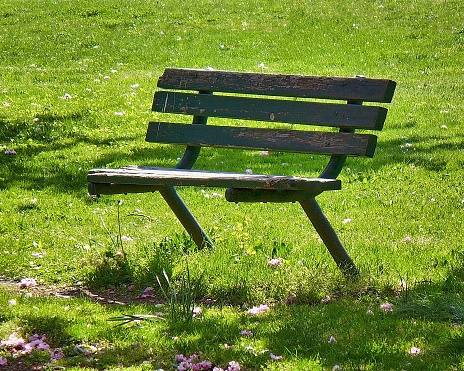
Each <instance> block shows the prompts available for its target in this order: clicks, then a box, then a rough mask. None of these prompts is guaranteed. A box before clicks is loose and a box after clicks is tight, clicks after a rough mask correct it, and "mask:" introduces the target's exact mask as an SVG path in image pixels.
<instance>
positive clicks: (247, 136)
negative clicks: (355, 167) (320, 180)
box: [146, 122, 377, 157]
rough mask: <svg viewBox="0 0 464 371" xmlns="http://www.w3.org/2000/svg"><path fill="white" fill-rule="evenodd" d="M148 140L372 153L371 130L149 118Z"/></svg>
mask: <svg viewBox="0 0 464 371" xmlns="http://www.w3.org/2000/svg"><path fill="white" fill-rule="evenodd" d="M146 140H147V142H157V143H176V144H186V145H189V146H201V147H206V146H207V147H222V148H242V149H259V150H272V151H288V152H301V153H322V154H336V155H348V156H367V157H372V156H373V155H374V151H375V146H376V143H377V137H376V136H375V135H371V134H351V133H337V132H316V131H302V130H282V129H277V130H274V129H263V128H246V127H230V126H209V125H190V124H173V123H166V122H150V123H149V126H148V130H147V136H146Z"/></svg>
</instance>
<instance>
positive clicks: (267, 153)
mask: <svg viewBox="0 0 464 371" xmlns="http://www.w3.org/2000/svg"><path fill="white" fill-rule="evenodd" d="M259 155H260V156H263V157H264V156H269V151H261V152H260V153H259Z"/></svg>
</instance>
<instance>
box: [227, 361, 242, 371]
mask: <svg viewBox="0 0 464 371" xmlns="http://www.w3.org/2000/svg"><path fill="white" fill-rule="evenodd" d="M227 371H240V364H239V363H238V362H237V361H230V362H229V367H227Z"/></svg>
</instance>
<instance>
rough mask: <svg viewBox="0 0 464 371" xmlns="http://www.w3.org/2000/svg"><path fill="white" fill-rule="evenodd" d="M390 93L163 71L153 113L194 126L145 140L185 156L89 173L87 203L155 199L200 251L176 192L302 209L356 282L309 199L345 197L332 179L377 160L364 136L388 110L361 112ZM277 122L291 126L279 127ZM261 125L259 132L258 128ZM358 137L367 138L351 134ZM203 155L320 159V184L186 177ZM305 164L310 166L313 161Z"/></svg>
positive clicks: (368, 87)
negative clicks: (222, 152) (144, 195)
mask: <svg viewBox="0 0 464 371" xmlns="http://www.w3.org/2000/svg"><path fill="white" fill-rule="evenodd" d="M395 87H396V83H395V82H394V81H391V80H385V79H369V78H364V77H356V78H338V77H314V76H299V75H277V74H262V73H240V72H226V71H215V70H194V69H175V68H168V69H166V70H165V71H164V74H163V75H162V76H161V77H160V78H159V81H158V88H160V90H158V91H157V92H156V93H155V96H154V100H153V111H157V112H162V113H169V114H171V115H170V116H169V117H172V116H173V115H172V114H182V115H191V116H193V121H192V124H182V123H176V122H161V121H160V122H150V123H149V125H148V131H147V134H146V141H148V142H155V143H170V144H172V143H175V144H183V145H186V150H185V152H184V155H183V157H182V158H181V159H180V161H179V162H178V164H177V165H176V166H175V168H169V169H166V168H156V167H135V166H131V167H126V168H121V169H93V170H90V171H89V173H88V176H87V179H88V182H89V194H91V195H100V194H118V193H140V192H153V191H159V192H160V194H161V195H162V197H163V198H164V199H165V200H166V202H167V203H168V204H169V206H170V207H171V209H172V210H173V212H174V213H175V214H176V216H177V217H178V219H179V220H180V222H181V223H182V225H183V226H184V227H185V229H186V230H187V232H188V233H189V234H190V236H191V237H192V239H193V240H194V241H195V243H196V244H197V245H198V246H199V247H202V246H204V245H212V242H211V240H210V239H209V237H208V236H207V235H206V233H205V232H204V230H203V229H202V228H201V226H200V225H199V224H198V222H197V221H196V219H195V218H194V216H193V215H192V214H191V212H190V211H189V209H188V208H187V206H186V205H185V203H184V202H183V200H182V199H181V198H180V197H179V195H178V194H177V192H176V190H175V187H181V186H195V187H221V188H226V199H227V201H230V202H298V203H300V204H301V206H302V208H303V209H304V211H305V212H306V214H307V216H308V217H309V220H310V221H311V223H312V224H313V225H314V227H315V229H316V231H317V232H318V233H319V235H320V237H321V239H322V240H323V242H324V243H325V245H326V247H327V248H328V250H329V252H330V254H331V255H332V257H333V258H334V260H335V262H336V264H337V265H338V266H339V267H340V268H341V269H342V270H343V271H344V272H345V273H346V274H349V275H356V274H358V270H357V268H356V266H355V264H354V263H353V261H352V259H351V258H350V256H349V255H348V253H347V252H346V250H345V248H344V247H343V245H342V243H341V242H340V240H339V238H338V237H337V235H336V233H335V231H334V229H333V228H332V226H331V225H330V223H329V222H328V220H327V219H326V217H325V216H324V214H323V213H322V211H321V209H320V207H319V205H318V203H317V202H316V199H315V197H316V196H317V195H319V194H320V193H322V192H324V191H329V190H338V189H341V182H340V180H337V179H336V178H337V176H338V175H339V173H340V171H341V170H342V167H343V165H344V163H345V160H346V158H347V156H364V157H372V156H373V155H374V151H375V148H376V144H377V137H376V136H375V135H372V134H366V133H364V132H365V131H366V130H382V127H383V124H384V121H385V118H386V115H387V109H386V108H384V107H379V106H374V105H369V106H367V105H362V103H363V102H381V103H389V102H391V100H392V97H393V93H394V91H395ZM346 103H347V104H346ZM209 117H220V118H227V119H239V120H247V121H240V125H237V122H236V121H235V123H234V124H233V125H232V126H226V125H227V123H232V121H231V120H220V121H221V124H222V125H206V123H207V120H208V118H209ZM224 122H225V123H226V124H224ZM245 123H246V126H245ZM272 123H278V124H275V125H274V124H272ZM282 123H286V124H289V125H287V126H288V127H284V128H283V127H282V126H285V125H283V124H282ZM259 124H261V127H256V125H259ZM310 125H311V126H310ZM263 126H264V127H263ZM277 126H278V128H277ZM334 128H335V129H336V130H334ZM355 129H361V130H362V131H363V133H361V134H355V133H354V132H355ZM201 147H223V148H231V149H248V150H259V151H278V152H281V151H290V152H299V153H304V154H313V153H316V154H323V155H327V156H328V163H327V166H326V167H325V169H324V170H323V171H322V173H321V174H320V176H319V177H317V178H303V177H296V176H281V175H280V176H279V175H268V174H266V175H260V174H247V173H229V172H213V171H203V170H191V169H192V167H193V165H194V163H195V161H196V160H197V158H198V156H199V153H200V149H201ZM305 157H306V158H307V159H308V160H310V156H305ZM300 160H301V158H300Z"/></svg>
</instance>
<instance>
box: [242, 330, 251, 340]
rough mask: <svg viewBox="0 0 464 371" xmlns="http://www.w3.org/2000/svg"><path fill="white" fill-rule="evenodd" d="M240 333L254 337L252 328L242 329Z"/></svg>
mask: <svg viewBox="0 0 464 371" xmlns="http://www.w3.org/2000/svg"><path fill="white" fill-rule="evenodd" d="M240 335H241V336H246V337H249V338H251V337H253V332H251V331H250V330H242V331H240Z"/></svg>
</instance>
